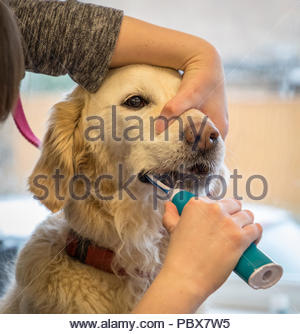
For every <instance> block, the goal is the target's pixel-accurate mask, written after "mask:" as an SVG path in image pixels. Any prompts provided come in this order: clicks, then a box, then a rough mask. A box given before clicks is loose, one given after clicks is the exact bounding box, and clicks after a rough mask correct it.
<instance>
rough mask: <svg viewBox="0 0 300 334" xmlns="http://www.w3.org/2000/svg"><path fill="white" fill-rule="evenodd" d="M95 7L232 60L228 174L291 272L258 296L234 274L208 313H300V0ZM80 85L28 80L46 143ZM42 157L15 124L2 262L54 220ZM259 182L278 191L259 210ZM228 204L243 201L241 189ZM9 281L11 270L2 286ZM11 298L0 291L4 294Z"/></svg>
mask: <svg viewBox="0 0 300 334" xmlns="http://www.w3.org/2000/svg"><path fill="white" fill-rule="evenodd" d="M83 2H87V1H83ZM88 2H94V3H96V4H100V5H103V6H109V7H115V8H120V9H123V10H124V12H125V15H128V16H133V17H137V18H139V19H142V20H145V21H148V22H151V23H154V24H158V25H161V26H165V27H168V28H173V29H176V30H181V31H184V32H187V33H191V34H194V35H197V36H200V37H203V38H205V39H207V40H208V41H209V42H211V43H212V44H214V45H215V46H216V47H217V49H218V50H219V52H220V54H221V56H222V58H223V63H224V67H225V73H226V87H227V96H228V105H229V117H230V131H229V135H228V137H227V139H226V146H227V155H226V161H227V165H228V166H229V168H230V170H231V171H233V170H234V169H236V170H237V172H238V174H240V175H242V178H241V179H239V180H238V188H237V192H238V195H239V196H241V197H243V200H244V202H245V207H248V208H250V209H251V210H253V212H254V213H255V215H256V220H257V221H259V222H261V223H262V225H263V227H264V236H263V239H262V241H261V243H260V247H261V248H262V249H263V250H265V252H266V253H267V254H269V255H271V256H272V258H273V259H274V260H275V261H276V262H278V263H280V264H281V265H282V266H283V268H284V275H283V278H282V280H281V281H280V282H279V283H278V284H277V285H275V286H274V287H272V288H270V289H268V290H265V291H254V290H252V289H250V288H249V287H248V286H247V285H246V284H245V283H244V282H242V281H241V280H240V279H239V278H237V276H236V275H235V274H232V275H231V276H230V278H229V279H228V280H227V282H226V283H225V284H224V285H223V286H222V287H221V288H220V289H219V290H218V291H217V292H216V293H215V294H213V295H212V296H211V297H210V298H209V299H208V300H207V301H206V302H205V303H204V304H203V306H202V307H201V308H200V309H199V312H207V313H212V312H215V313H217V312H221V313H222V312H227V313H229V312H234V313H239V312H240V313H300V260H299V259H300V223H299V221H300V205H299V204H300V149H299V147H300V136H299V132H300V37H299V36H300V19H299V17H300V1H299V0H264V1H255V0H254V1H253V0H252V1H251V0H243V1H240V0H226V1H218V0H206V1H204V0H187V1H179V0H164V1H158V0H151V1H149V0H147V1H145V0H144V1H139V0H126V1H123V0H101V1H100V0H99V1H88ZM73 86H74V83H73V82H72V81H71V80H70V79H69V78H68V77H67V76H66V77H59V78H53V77H48V76H42V75H37V74H31V73H27V74H26V77H25V79H24V80H23V82H22V100H23V104H24V109H25V112H26V114H27V117H28V121H29V124H30V125H31V127H32V129H33V130H34V132H35V134H36V135H38V136H39V137H40V138H42V136H43V134H44V132H45V129H46V120H47V118H48V111H49V109H50V107H51V106H52V105H53V104H55V103H56V102H58V101H59V100H60V99H61V98H62V97H63V95H64V94H65V93H66V92H68V91H70V90H71V89H72V87H73ZM38 156H39V152H38V150H37V149H36V148H34V147H33V146H31V145H30V144H28V143H27V142H26V141H25V140H24V139H23V137H21V135H20V134H19V133H18V131H17V129H16V127H15V125H14V124H13V122H12V120H11V119H9V121H7V122H6V123H5V124H4V125H1V127H0V173H1V182H0V217H1V219H0V239H1V241H0V262H1V261H2V262H5V263H7V260H9V259H11V258H13V257H14V255H15V253H16V250H17V249H18V247H20V245H21V244H22V243H23V242H24V241H25V240H26V238H28V236H29V234H30V233H31V232H32V230H33V229H34V227H35V226H36V225H37V224H38V223H39V222H40V221H41V220H42V219H43V218H44V217H45V216H46V215H47V214H48V212H47V210H46V209H44V208H43V207H42V206H40V205H39V204H38V203H36V202H35V201H34V200H33V199H32V198H31V197H32V196H31V195H30V194H29V193H28V192H27V190H26V188H27V187H26V180H27V177H28V176H29V174H30V172H31V170H32V168H33V166H34V164H35V161H36V160H37V158H38ZM257 174H258V175H262V176H263V177H264V178H265V179H266V181H267V184H268V190H267V194H266V196H265V197H264V198H263V199H262V200H259V201H257V200H253V199H251V198H249V196H248V195H247V193H246V184H247V180H249V178H250V177H251V176H252V175H257ZM248 182H249V181H248ZM262 192H263V186H262V182H261V181H259V180H258V179H255V180H253V181H252V182H251V193H252V195H253V196H259V195H261V194H262ZM227 195H228V196H229V197H232V196H233V189H232V180H231V182H230V185H229V188H228V192H227ZM5 280H6V276H5V271H4V270H2V271H0V282H5ZM2 290H3V283H0V294H1V291H2Z"/></svg>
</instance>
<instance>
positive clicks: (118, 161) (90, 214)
mask: <svg viewBox="0 0 300 334" xmlns="http://www.w3.org/2000/svg"><path fill="white" fill-rule="evenodd" d="M180 82H181V75H180V74H179V73H178V72H177V71H174V70H171V69H167V68H159V67H154V66H150V65H130V66H124V67H120V68H116V69H113V70H110V71H109V73H108V75H107V77H106V78H105V80H104V82H103V84H102V85H101V87H100V89H99V90H98V92H96V93H95V94H90V93H88V92H87V91H85V90H84V89H82V88H80V87H76V88H75V89H74V91H73V92H72V93H70V94H69V95H68V96H67V97H66V99H65V100H64V101H62V102H60V103H58V104H56V105H55V106H54V107H53V109H52V111H51V115H50V121H49V126H48V130H47V133H46V135H45V138H44V141H43V145H42V151H41V156H40V158H39V160H38V162H37V164H36V166H35V168H34V170H33V173H32V175H31V176H30V178H29V187H30V190H31V192H32V193H33V194H34V195H35V198H37V199H39V200H40V201H41V202H42V203H43V204H44V205H45V206H46V207H47V208H49V209H50V210H51V211H52V212H53V214H51V215H50V216H49V217H48V218H47V219H46V220H45V221H44V222H42V223H41V224H40V225H39V226H38V227H37V228H36V230H35V231H34V232H33V234H32V236H31V237H30V239H29V241H28V242H27V243H26V245H25V247H24V248H23V249H22V250H21V251H20V253H19V255H18V258H17V262H16V270H15V279H14V280H13V282H12V284H11V286H10V288H9V289H8V291H7V293H6V295H5V296H4V298H3V299H2V301H1V308H0V309H1V312H2V313H129V312H130V311H131V310H132V309H133V307H134V306H135V305H136V303H137V302H138V301H139V300H140V298H141V297H142V296H143V294H144V293H145V291H146V290H147V288H148V287H149V285H150V284H151V282H152V281H153V279H154V278H155V276H156V275H157V273H158V272H159V270H160V268H161V266H162V263H163V261H164V256H165V254H166V250H167V245H168V238H169V234H168V232H167V230H166V229H165V228H164V226H163V224H162V217H163V203H164V202H165V201H166V200H167V197H166V195H163V194H162V193H161V192H160V191H159V190H157V189H155V188H154V187H153V186H152V185H151V184H150V183H146V182H143V181H145V178H144V174H145V173H152V174H155V175H156V176H157V177H158V178H159V179H161V180H162V181H163V182H165V183H166V184H169V185H171V186H173V187H174V186H178V184H180V186H181V187H183V188H185V189H187V190H191V191H196V190H197V191H198V193H197V194H198V195H205V194H207V191H206V190H207V189H209V193H210V194H218V193H219V192H220V190H221V185H222V182H219V179H217V178H215V179H213V178H211V182H210V183H209V187H206V186H207V184H208V183H207V180H208V178H209V176H212V175H225V171H226V168H225V166H224V143H223V141H222V138H221V136H220V135H219V133H218V130H217V129H216V128H215V127H214V125H213V123H212V122H211V121H210V120H209V119H207V117H206V116H205V115H204V114H203V113H201V112H200V111H199V110H196V109H191V110H188V111H187V112H185V113H184V114H182V115H181V116H180V117H179V118H178V119H176V120H174V122H173V123H172V124H170V126H169V127H168V129H167V130H165V131H164V132H162V133H160V134H157V133H156V132H155V130H154V129H155V127H154V124H155V122H156V120H157V117H158V116H159V114H160V112H161V110H162V108H163V106H164V105H165V103H166V102H167V101H168V100H170V99H171V98H172V97H173V96H174V95H175V94H176V92H177V90H178V87H179V85H180ZM195 180H196V181H197V182H196V188H197V189H196V188H195V187H194V185H195ZM16 209H17V208H16ZM174 279H176V277H174Z"/></svg>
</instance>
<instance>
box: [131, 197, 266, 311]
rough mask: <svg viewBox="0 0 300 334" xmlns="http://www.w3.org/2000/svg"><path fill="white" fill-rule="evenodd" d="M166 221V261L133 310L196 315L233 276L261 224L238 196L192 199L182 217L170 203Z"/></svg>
mask: <svg viewBox="0 0 300 334" xmlns="http://www.w3.org/2000/svg"><path fill="white" fill-rule="evenodd" d="M165 208H166V210H165V214H164V218H163V221H164V225H165V227H166V228H167V229H168V230H169V232H170V233H171V236H170V244H169V246H168V251H167V255H166V259H165V261H164V263H163V266H162V269H161V271H160V273H159V274H158V275H157V277H156V278H155V280H154V281H153V283H152V285H151V286H150V287H149V289H148V290H147V292H146V294H145V295H144V296H143V297H142V298H141V300H140V302H139V303H138V304H137V305H136V306H135V307H134V309H133V310H132V313H169V314H174V313H194V312H195V311H196V310H197V308H198V307H199V306H200V305H201V304H202V303H203V301H204V300H205V299H206V298H207V297H208V296H209V295H211V294H212V293H213V292H214V291H216V290H217V289H218V288H219V287H220V286H221V285H222V284H223V283H224V282H225V280H226V279H227V277H228V276H229V275H230V273H231V272H232V270H233V269H234V267H235V266H236V264H237V262H238V260H239V258H240V257H241V255H242V254H243V252H244V251H245V250H246V248H248V246H249V245H250V244H251V243H252V242H254V241H255V240H256V241H255V242H256V243H257V242H258V241H259V240H260V237H261V234H262V227H261V226H260V225H259V224H253V222H254V217H253V214H252V213H251V212H250V211H248V210H241V203H240V202H238V201H236V200H222V201H219V202H213V201H210V200H208V199H191V200H190V201H189V202H188V203H187V204H186V206H185V207H184V209H183V211H182V215H181V217H179V215H178V212H177V209H176V207H175V205H174V204H173V203H172V202H167V203H166V207H165Z"/></svg>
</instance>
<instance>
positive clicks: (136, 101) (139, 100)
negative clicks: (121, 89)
mask: <svg viewBox="0 0 300 334" xmlns="http://www.w3.org/2000/svg"><path fill="white" fill-rule="evenodd" d="M147 104H148V101H146V100H145V99H144V98H143V97H141V96H139V95H134V96H131V97H129V98H128V99H127V100H126V101H125V102H124V103H123V105H125V106H127V107H129V108H132V109H141V108H143V107H145V106H146V105H147Z"/></svg>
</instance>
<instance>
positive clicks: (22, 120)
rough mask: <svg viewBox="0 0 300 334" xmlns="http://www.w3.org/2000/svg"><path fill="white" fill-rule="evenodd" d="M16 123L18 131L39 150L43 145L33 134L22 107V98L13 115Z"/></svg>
mask: <svg viewBox="0 0 300 334" xmlns="http://www.w3.org/2000/svg"><path fill="white" fill-rule="evenodd" d="M13 118H14V121H15V123H16V125H17V128H18V130H19V131H20V132H21V134H22V135H23V137H24V138H25V139H27V140H28V141H29V142H30V143H31V144H32V145H34V146H35V147H37V148H39V147H40V145H41V142H40V140H39V139H38V138H37V137H36V136H35V135H34V133H33V132H32V130H31V128H30V126H29V124H28V122H27V119H26V116H25V113H24V109H23V106H22V102H21V98H20V97H19V98H18V104H17V107H16V109H15V112H14V114H13Z"/></svg>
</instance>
